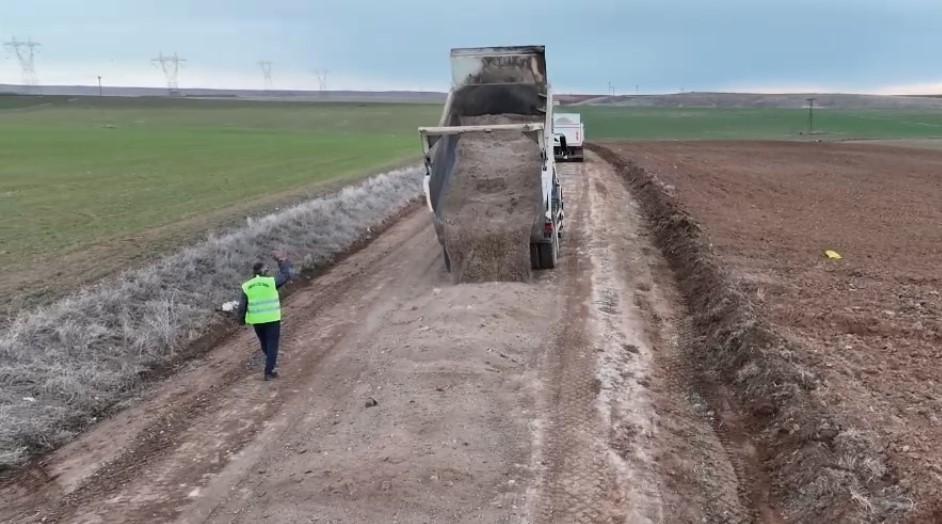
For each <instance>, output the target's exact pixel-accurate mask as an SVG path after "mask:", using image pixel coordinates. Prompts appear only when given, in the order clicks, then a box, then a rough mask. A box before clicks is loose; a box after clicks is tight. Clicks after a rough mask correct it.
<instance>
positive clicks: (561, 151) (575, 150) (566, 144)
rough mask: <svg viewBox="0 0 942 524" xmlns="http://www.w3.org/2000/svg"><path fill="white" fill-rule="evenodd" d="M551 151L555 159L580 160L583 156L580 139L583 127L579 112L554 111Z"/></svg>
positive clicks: (583, 133) (583, 132)
mask: <svg viewBox="0 0 942 524" xmlns="http://www.w3.org/2000/svg"><path fill="white" fill-rule="evenodd" d="M553 137H554V143H553V153H554V155H555V156H556V160H557V161H563V162H567V161H572V162H582V161H583V160H585V156H584V155H583V151H582V141H583V140H584V139H585V128H584V126H583V124H582V115H580V114H579V113H556V114H554V115H553Z"/></svg>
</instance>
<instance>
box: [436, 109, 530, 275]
mask: <svg viewBox="0 0 942 524" xmlns="http://www.w3.org/2000/svg"><path fill="white" fill-rule="evenodd" d="M532 120H533V117H528V116H526V115H484V116H479V117H465V118H464V119H463V120H462V125H488V124H512V123H524V122H531V121H532ZM456 158H457V160H456V163H455V168H454V171H453V172H452V176H451V180H450V182H449V185H448V187H447V189H446V191H447V192H446V195H445V199H444V208H443V209H444V211H443V213H442V218H443V221H444V228H443V229H444V235H445V249H446V250H447V252H448V255H449V257H450V258H451V265H452V268H451V269H452V276H453V278H454V280H455V281H456V282H488V281H513V282H527V281H529V280H530V276H531V271H530V269H531V262H530V236H531V233H532V231H533V228H534V227H535V226H536V224H537V221H538V219H539V218H540V210H541V208H542V190H541V182H540V180H541V179H540V173H541V161H540V149H539V147H538V146H537V145H536V144H535V143H534V142H533V141H532V140H530V139H529V138H527V136H526V135H524V134H523V133H521V132H519V131H492V132H486V133H485V132H481V133H469V134H465V135H463V136H462V137H461V139H460V141H459V142H458V147H457V152H456Z"/></svg>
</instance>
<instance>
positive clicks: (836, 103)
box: [573, 93, 942, 110]
mask: <svg viewBox="0 0 942 524" xmlns="http://www.w3.org/2000/svg"><path fill="white" fill-rule="evenodd" d="M808 98H815V103H814V104H815V107H819V108H821V109H912V110H919V109H942V97H939V96H878V95H854V94H814V93H810V94H771V95H769V94H749V93H678V94H672V95H626V96H596V97H591V98H586V99H583V100H579V101H576V102H574V103H573V105H591V106H618V107H726V108H733V107H763V108H803V107H807V106H808V101H807V99H808Z"/></svg>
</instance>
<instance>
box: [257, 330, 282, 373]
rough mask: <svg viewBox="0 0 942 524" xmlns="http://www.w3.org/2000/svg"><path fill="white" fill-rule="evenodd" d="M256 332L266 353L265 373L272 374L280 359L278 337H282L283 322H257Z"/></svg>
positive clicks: (263, 351)
mask: <svg viewBox="0 0 942 524" xmlns="http://www.w3.org/2000/svg"><path fill="white" fill-rule="evenodd" d="M253 327H254V328H255V334H256V335H257V336H258V341H259V343H261V345H262V353H264V354H265V374H266V375H271V372H272V371H274V370H275V363H276V361H277V360H278V339H279V338H281V322H280V321H278V322H267V323H265V324H255V325H254V326H253Z"/></svg>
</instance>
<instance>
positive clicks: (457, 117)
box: [419, 46, 564, 280]
mask: <svg viewBox="0 0 942 524" xmlns="http://www.w3.org/2000/svg"><path fill="white" fill-rule="evenodd" d="M451 75H452V88H451V90H450V92H449V94H448V98H447V99H446V102H445V106H444V109H443V111H442V116H441V119H440V121H439V124H438V126H436V127H420V128H419V136H420V138H421V142H422V149H423V152H424V155H425V179H424V189H425V196H426V202H427V204H428V208H429V210H430V211H431V213H432V216H433V222H434V226H435V232H436V235H437V236H438V240H439V242H440V243H441V245H442V250H443V256H444V263H445V267H446V269H447V270H448V271H449V272H452V273H454V272H455V270H456V269H458V270H460V271H468V270H467V268H465V266H466V265H467V264H468V262H467V259H468V258H469V257H471V258H473V257H474V256H483V255H482V253H485V252H494V253H498V255H499V256H504V259H502V260H498V261H497V262H495V271H498V272H500V271H510V270H515V271H517V273H521V272H522V271H520V268H510V269H508V267H507V266H513V265H514V264H515V263H516V262H519V261H520V260H521V258H520V257H521V256H526V257H527V258H528V261H527V262H526V263H527V265H528V267H527V268H526V273H527V275H526V277H528V276H529V271H530V270H531V269H552V268H554V267H556V265H557V261H558V257H559V247H560V230H561V229H562V223H563V218H564V205H563V195H562V188H561V186H560V182H559V177H558V174H557V172H556V162H555V157H554V155H553V134H552V133H553V95H552V92H551V89H550V84H549V82H548V80H547V74H546V55H545V48H544V46H512V47H485V48H457V49H452V50H451ZM458 208H461V209H462V210H461V211H459V210H458ZM462 221H463V222H462ZM502 221H503V222H502ZM476 223H480V228H481V230H482V231H483V232H481V233H480V234H478V235H477V236H475V234H471V233H468V231H469V230H473V229H474V227H475V224H476ZM518 226H519V228H520V229H519V231H520V233H519V234H518V233H516V232H508V233H507V234H506V235H505V238H502V239H495V238H496V236H499V235H500V234H501V233H502V231H501V228H504V230H508V231H509V230H510V229H515V228H517V227H518ZM459 230H460V231H459ZM484 230H486V231H484ZM488 235H489V236H488ZM484 237H487V238H488V239H489V240H488V242H489V244H487V245H486V246H484V247H478V248H476V247H475V244H474V243H475V242H478V243H479V244H481V243H483V242H484V241H483V240H481V239H482V238H484ZM508 244H512V245H508ZM469 246H470V247H469ZM459 251H460V253H459ZM470 251H475V253H473V254H470V255H469V252H470ZM508 251H513V252H514V253H512V254H511V255H506V256H505V254H506V252H508ZM521 253H522V255H521ZM518 255H519V256H518ZM457 258H462V260H458V261H457V262H458V263H459V267H458V268H456V267H455V266H456V264H455V262H456V259H457ZM516 276H521V275H516ZM503 277H507V278H503ZM496 279H497V280H515V279H516V278H515V275H510V276H508V275H501V277H499V278H496ZM521 279H523V278H521Z"/></svg>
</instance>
